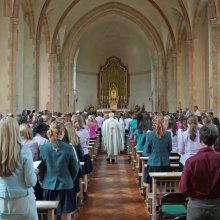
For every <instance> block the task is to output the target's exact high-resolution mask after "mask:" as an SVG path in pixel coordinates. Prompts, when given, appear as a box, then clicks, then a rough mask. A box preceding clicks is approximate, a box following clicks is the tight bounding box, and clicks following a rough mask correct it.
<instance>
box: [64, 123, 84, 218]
mask: <svg viewBox="0 0 220 220" xmlns="http://www.w3.org/2000/svg"><path fill="white" fill-rule="evenodd" d="M65 128H66V131H67V136H68V139H69V142H70V144H71V145H72V146H73V150H74V152H75V154H76V157H77V160H78V164H79V166H80V162H83V161H84V153H83V149H82V147H81V145H80V142H79V138H78V136H77V135H76V131H75V130H76V128H75V127H74V126H73V123H72V122H66V123H65ZM80 178H83V172H82V169H81V167H80V169H79V172H78V175H77V178H76V180H75V182H74V183H75V184H74V190H73V195H74V198H75V199H74V210H75V212H73V215H74V219H75V218H76V217H77V212H76V211H77V208H78V207H77V198H76V197H77V193H79V192H80V186H79V179H80Z"/></svg>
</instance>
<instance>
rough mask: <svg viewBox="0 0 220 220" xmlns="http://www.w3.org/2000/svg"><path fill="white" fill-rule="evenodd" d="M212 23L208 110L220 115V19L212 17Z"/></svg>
mask: <svg viewBox="0 0 220 220" xmlns="http://www.w3.org/2000/svg"><path fill="white" fill-rule="evenodd" d="M211 24H212V74H210V77H211V78H212V79H211V80H210V82H209V83H210V84H209V89H210V110H212V111H213V112H214V114H216V115H218V116H220V65H219V60H220V19H214V20H212V21H211Z"/></svg>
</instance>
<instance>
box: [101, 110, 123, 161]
mask: <svg viewBox="0 0 220 220" xmlns="http://www.w3.org/2000/svg"><path fill="white" fill-rule="evenodd" d="M102 138H103V145H104V150H105V151H106V152H107V161H110V160H112V162H115V161H116V160H117V156H118V153H119V152H120V151H122V150H123V143H122V138H121V129H120V124H119V122H118V120H117V119H114V113H113V112H110V113H109V119H107V120H105V121H104V123H103V125H102Z"/></svg>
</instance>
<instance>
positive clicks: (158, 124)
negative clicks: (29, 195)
mask: <svg viewBox="0 0 220 220" xmlns="http://www.w3.org/2000/svg"><path fill="white" fill-rule="evenodd" d="M163 122H164V119H163V116H159V115H156V116H155V117H154V118H153V127H154V130H155V134H156V136H157V137H158V138H159V139H161V138H162V137H163V136H164V133H165V128H164V126H163Z"/></svg>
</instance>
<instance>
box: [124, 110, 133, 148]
mask: <svg viewBox="0 0 220 220" xmlns="http://www.w3.org/2000/svg"><path fill="white" fill-rule="evenodd" d="M131 121H132V119H131V116H130V114H129V113H125V120H124V122H125V150H127V144H128V143H127V138H128V135H129V124H130V122H131Z"/></svg>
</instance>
